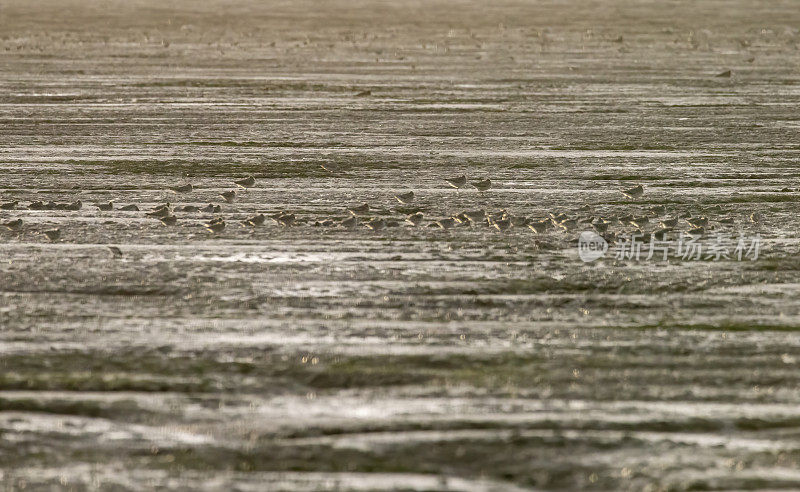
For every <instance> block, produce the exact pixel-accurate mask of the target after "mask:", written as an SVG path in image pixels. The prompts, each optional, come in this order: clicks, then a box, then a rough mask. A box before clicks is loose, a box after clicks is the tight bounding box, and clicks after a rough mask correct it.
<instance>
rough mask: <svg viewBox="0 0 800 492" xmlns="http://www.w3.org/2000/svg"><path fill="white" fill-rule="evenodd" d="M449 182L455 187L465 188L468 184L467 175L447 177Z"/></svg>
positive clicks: (446, 179)
mask: <svg viewBox="0 0 800 492" xmlns="http://www.w3.org/2000/svg"><path fill="white" fill-rule="evenodd" d="M445 181H447V184H449V185H450V186H452V187H453V188H463V187H464V185H465V184H467V177H466V176H465V175H463V174H462V175H461V176H457V177H455V178H445Z"/></svg>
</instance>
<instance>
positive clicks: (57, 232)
mask: <svg viewBox="0 0 800 492" xmlns="http://www.w3.org/2000/svg"><path fill="white" fill-rule="evenodd" d="M42 233H43V234H44V235H45V236H47V239H49V240H50V242H52V243H54V242H56V241H58V238H60V237H61V229H48V230H46V231H42Z"/></svg>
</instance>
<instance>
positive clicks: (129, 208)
mask: <svg viewBox="0 0 800 492" xmlns="http://www.w3.org/2000/svg"><path fill="white" fill-rule="evenodd" d="M119 209H120V210H122V211H123V212H138V211H139V207H137V206H136V205H133V204H131V205H125V206H124V207H120V208H119Z"/></svg>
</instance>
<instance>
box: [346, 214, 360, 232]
mask: <svg viewBox="0 0 800 492" xmlns="http://www.w3.org/2000/svg"><path fill="white" fill-rule="evenodd" d="M357 225H358V219H357V218H356V217H355V216H352V217H348V218H346V219H344V220H342V226H343V227H345V228H347V229H355V227H356V226H357Z"/></svg>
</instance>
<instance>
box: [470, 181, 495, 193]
mask: <svg viewBox="0 0 800 492" xmlns="http://www.w3.org/2000/svg"><path fill="white" fill-rule="evenodd" d="M472 186H474V187H475V189H477V190H478V191H486V190H488V189H489V188H491V187H492V180H490V179H482V180H479V181H473V182H472Z"/></svg>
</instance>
